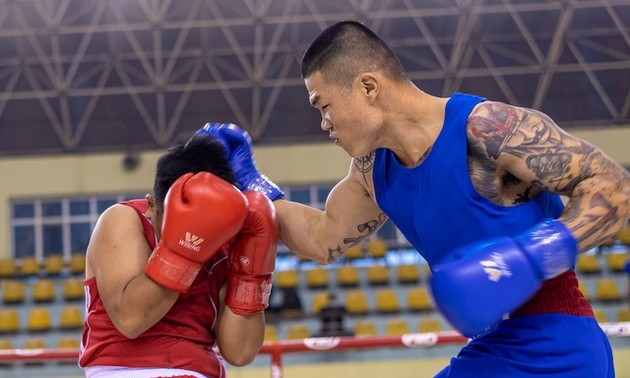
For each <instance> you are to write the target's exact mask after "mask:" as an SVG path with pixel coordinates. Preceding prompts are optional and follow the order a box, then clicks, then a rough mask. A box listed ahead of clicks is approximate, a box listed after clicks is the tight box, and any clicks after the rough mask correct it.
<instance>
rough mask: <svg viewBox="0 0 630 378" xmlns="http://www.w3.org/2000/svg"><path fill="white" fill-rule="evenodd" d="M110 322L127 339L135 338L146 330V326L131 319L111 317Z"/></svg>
mask: <svg viewBox="0 0 630 378" xmlns="http://www.w3.org/2000/svg"><path fill="white" fill-rule="evenodd" d="M112 323H114V326H115V327H116V329H117V330H118V332H120V333H121V334H122V335H123V336H125V337H126V338H128V339H135V338H137V337H138V336H140V335H141V334H142V333H143V332H144V331H146V330H147V328H146V326H145V325H144V324H142V323H140V322H137V321H134V320H133V319H117V320H114V319H112Z"/></svg>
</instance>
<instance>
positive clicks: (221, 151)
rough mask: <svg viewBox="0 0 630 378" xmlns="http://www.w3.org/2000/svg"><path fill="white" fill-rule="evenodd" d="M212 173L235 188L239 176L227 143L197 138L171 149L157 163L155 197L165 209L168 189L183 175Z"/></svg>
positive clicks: (214, 139)
mask: <svg viewBox="0 0 630 378" xmlns="http://www.w3.org/2000/svg"><path fill="white" fill-rule="evenodd" d="M203 171H205V172H210V173H212V174H214V175H215V176H218V177H220V178H222V179H224V180H225V181H227V182H229V183H230V184H232V185H235V183H236V177H235V176H234V172H233V171H232V167H231V166H230V162H229V161H228V157H227V152H226V150H225V147H224V145H223V143H221V142H220V141H219V140H217V139H216V138H215V137H214V136H211V135H195V136H193V137H192V138H191V139H189V140H188V141H186V142H181V143H179V144H177V145H174V146H172V147H170V148H169V149H168V150H166V152H164V154H162V156H160V158H159V159H158V161H157V165H156V169H155V181H154V183H153V195H154V196H155V200H156V202H157V204H158V205H159V206H160V207H162V205H163V204H164V198H165V197H166V193H167V192H168V189H169V188H170V187H171V185H173V183H174V182H175V180H177V179H178V178H179V177H180V176H182V175H184V174H186V173H188V172H192V173H199V172H203Z"/></svg>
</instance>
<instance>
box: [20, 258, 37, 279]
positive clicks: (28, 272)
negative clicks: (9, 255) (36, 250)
mask: <svg viewBox="0 0 630 378" xmlns="http://www.w3.org/2000/svg"><path fill="white" fill-rule="evenodd" d="M40 270H41V268H40V266H39V262H38V261H37V259H36V258H35V257H24V258H22V261H21V263H20V275H22V276H24V277H29V276H38V275H39V273H40Z"/></svg>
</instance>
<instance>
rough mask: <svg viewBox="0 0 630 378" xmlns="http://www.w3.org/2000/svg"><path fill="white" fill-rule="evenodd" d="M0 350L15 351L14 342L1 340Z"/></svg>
mask: <svg viewBox="0 0 630 378" xmlns="http://www.w3.org/2000/svg"><path fill="white" fill-rule="evenodd" d="M0 349H13V342H12V341H11V340H10V339H1V340H0Z"/></svg>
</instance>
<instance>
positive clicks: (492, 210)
mask: <svg viewBox="0 0 630 378" xmlns="http://www.w3.org/2000/svg"><path fill="white" fill-rule="evenodd" d="M302 76H303V78H304V82H305V85H306V88H307V90H308V94H309V100H310V102H311V105H312V106H313V107H315V108H316V109H318V110H319V111H320V113H321V117H322V123H321V127H322V129H323V130H324V131H326V132H328V133H329V136H330V138H331V139H333V140H334V141H335V143H336V144H337V145H338V146H340V147H342V148H343V149H344V150H345V151H346V152H347V153H348V154H349V155H350V156H351V157H352V163H351V165H350V169H349V171H348V174H347V176H346V177H345V178H344V179H342V180H341V181H340V182H339V183H338V184H337V185H336V186H335V187H334V188H333V190H332V191H331V192H330V194H329V196H328V199H327V201H326V207H325V209H324V211H321V210H318V209H314V208H311V207H308V206H304V205H301V204H298V203H294V202H291V201H287V200H284V199H283V193H282V191H281V190H280V188H279V187H278V186H277V185H275V184H274V183H273V182H272V181H271V180H269V178H267V177H266V176H264V175H263V174H261V173H260V172H259V171H258V169H257V167H256V164H255V162H254V159H253V155H252V150H251V140H250V138H249V135H248V134H247V133H246V132H245V131H244V130H242V129H240V128H239V127H238V126H236V125H232V124H208V125H206V126H205V127H204V128H202V129H201V130H200V131H199V133H210V134H213V135H216V136H218V137H219V138H220V139H221V140H223V141H224V143H225V145H226V147H227V148H228V151H229V156H230V162H231V164H232V166H233V168H234V171H235V173H236V175H237V181H238V183H239V185H240V187H241V189H242V190H256V191H258V192H261V193H264V194H265V195H267V196H268V197H269V198H270V199H272V200H274V204H275V207H276V211H277V215H278V219H279V222H280V239H281V240H282V241H283V242H284V243H285V244H286V245H287V247H289V249H290V250H292V251H293V252H295V253H296V254H297V255H299V256H301V257H305V258H309V259H312V260H315V261H318V262H320V263H323V264H330V263H332V262H334V261H336V260H337V259H338V258H339V257H341V256H342V255H343V253H344V252H345V251H347V250H348V249H349V248H351V247H353V246H355V245H357V244H359V243H361V241H363V240H365V239H366V238H367V237H369V236H370V235H371V234H373V233H374V232H375V231H376V230H378V228H379V227H380V226H381V225H382V224H383V223H384V222H385V221H386V220H387V219H391V220H392V221H393V222H394V223H395V224H396V226H397V227H398V228H399V229H400V230H401V231H402V233H403V234H404V235H405V237H406V238H407V240H409V242H411V243H412V244H413V246H414V247H415V248H416V249H417V250H418V252H419V253H420V254H422V255H423V257H424V258H425V259H426V260H427V261H428V263H429V266H430V267H431V270H432V273H433V274H432V277H431V291H432V294H433V298H434V300H435V303H436V305H437V306H438V308H439V309H440V311H441V313H442V314H443V315H444V316H445V318H446V319H447V320H448V321H449V322H450V323H451V324H452V325H453V327H454V328H455V329H457V330H458V331H459V332H461V333H462V334H463V335H465V336H468V337H470V338H471V341H470V342H469V343H468V344H467V345H466V346H465V347H464V348H463V349H462V351H461V352H460V353H459V354H458V356H457V357H455V358H453V359H452V361H451V363H450V365H449V366H447V367H446V368H444V370H443V371H441V372H440V373H438V375H437V376H438V377H440V378H443V377H484V378H488V377H512V376H513V377H540V376H544V377H571V378H574V377H584V378H587V377H588V378H612V377H614V364H613V356H612V353H611V348H610V344H609V342H608V339H607V338H606V336H605V334H604V333H603V332H602V330H601V329H600V327H599V326H598V324H597V322H596V321H595V319H594V317H593V311H592V309H591V306H590V305H589V303H588V301H586V299H585V298H584V297H583V296H582V294H581V293H580V291H579V290H578V282H577V279H576V276H575V272H574V271H573V267H574V265H575V261H576V257H577V254H578V253H581V252H584V251H587V250H589V249H591V248H593V247H595V246H597V245H599V244H600V243H601V242H603V241H604V240H606V239H608V238H609V237H610V236H612V235H613V234H614V233H616V232H617V230H619V229H620V228H621V227H622V226H623V225H624V224H626V222H627V221H628V217H629V216H630V175H629V174H628V172H627V171H626V170H625V169H624V168H623V167H622V166H621V165H620V164H618V163H616V162H614V161H613V160H611V159H610V158H609V157H608V156H606V155H605V154H604V153H603V152H602V151H601V150H600V149H598V148H597V147H595V146H593V145H591V144H589V143H588V142H586V141H584V140H581V139H579V138H576V137H574V136H572V135H569V134H567V133H566V132H564V131H563V130H561V129H560V128H559V127H558V126H557V125H556V124H555V123H554V122H553V121H552V120H551V119H550V118H549V117H548V116H547V115H545V114H543V113H541V112H539V111H536V110H533V109H528V108H522V107H516V106H511V105H508V104H504V103H500V102H494V101H487V100H485V99H483V98H480V97H476V96H471V95H466V94H461V93H455V94H453V95H452V96H451V97H449V98H441V97H435V96H431V95H429V94H427V93H426V92H423V91H422V90H420V89H419V88H418V87H416V86H415V84H414V83H413V82H411V80H410V79H409V78H408V77H407V76H406V74H405V72H404V70H403V69H402V67H401V65H400V63H399V62H398V60H397V58H396V56H395V54H394V53H393V52H392V50H391V49H390V48H389V47H388V46H387V45H386V44H385V42H383V41H382V40H381V39H380V38H379V37H378V36H376V35H375V34H374V33H373V32H372V31H371V30H369V29H368V28H366V27H365V26H363V25H362V24H360V23H357V22H353V21H345V22H340V23H337V24H334V25H332V26H330V27H328V28H327V29H325V30H324V31H322V33H320V35H319V36H317V38H316V39H315V40H314V41H313V42H312V43H311V45H310V46H309V48H308V49H307V50H306V52H305V54H304V56H303V58H302ZM279 164H281V162H279ZM560 195H564V196H566V197H567V198H568V200H567V202H566V206H564V205H563V202H562V201H560V197H559V196H560Z"/></svg>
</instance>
